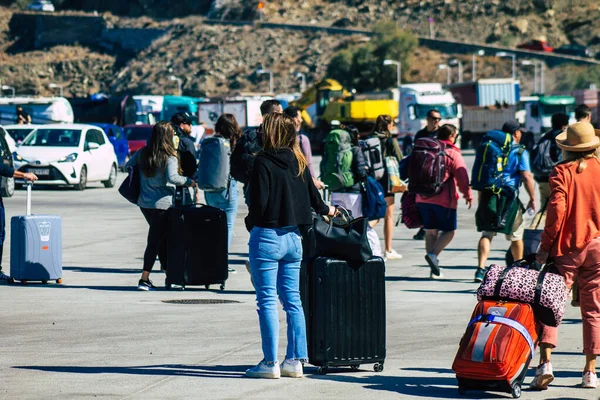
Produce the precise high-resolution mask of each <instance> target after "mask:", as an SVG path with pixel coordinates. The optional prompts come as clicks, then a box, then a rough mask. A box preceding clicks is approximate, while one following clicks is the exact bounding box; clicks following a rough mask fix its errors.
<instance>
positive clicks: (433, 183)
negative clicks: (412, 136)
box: [408, 137, 449, 196]
mask: <svg viewBox="0 0 600 400" xmlns="http://www.w3.org/2000/svg"><path fill="white" fill-rule="evenodd" d="M446 157H449V156H448V155H447V154H446V144H445V143H443V142H440V141H439V140H437V139H432V138H427V137H425V138H421V139H417V140H416V141H415V144H414V147H413V151H412V153H411V154H410V160H409V161H408V190H409V191H411V192H414V193H417V194H420V195H423V196H433V195H436V194H438V193H440V192H441V191H442V188H443V187H444V183H445V180H444V179H445V177H446V167H447V162H446Z"/></svg>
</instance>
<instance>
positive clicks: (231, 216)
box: [198, 114, 242, 273]
mask: <svg viewBox="0 0 600 400" xmlns="http://www.w3.org/2000/svg"><path fill="white" fill-rule="evenodd" d="M241 136H242V130H241V129H240V126H239V125H238V123H237V120H236V119H235V116H233V115H232V114H223V115H221V116H220V117H219V119H218V120H217V123H216V124H215V135H214V136H213V137H212V138H210V139H207V141H208V140H211V141H212V140H215V139H216V140H217V141H218V143H219V145H222V146H227V147H229V148H228V149H227V153H229V154H231V152H232V151H233V150H234V149H235V146H236V143H237V141H238V140H239V138H240V137H241ZM213 138H215V139H213ZM219 139H223V140H219ZM201 149H202V147H201ZM224 153H225V152H224ZM202 161H203V160H202V150H201V152H200V163H199V166H200V168H203V167H204V164H203V162H202ZM220 161H221V162H223V161H224V162H226V165H211V166H207V167H208V168H210V170H211V171H224V170H227V171H229V162H230V160H229V157H227V159H226V160H220ZM215 173H216V172H215ZM227 175H228V176H227V183H226V185H227V188H226V189H224V190H221V191H206V190H205V191H204V199H205V200H206V204H208V205H209V206H211V207H217V208H220V209H222V210H223V211H225V214H226V215H227V251H231V240H232V237H233V228H234V225H235V217H236V215H237V207H238V188H237V181H236V180H235V179H233V178H232V177H231V175H230V174H227ZM198 182H200V181H198ZM227 268H228V269H229V272H230V273H236V272H237V271H236V270H235V269H233V268H231V267H229V266H228V267H227Z"/></svg>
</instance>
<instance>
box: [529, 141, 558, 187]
mask: <svg viewBox="0 0 600 400" xmlns="http://www.w3.org/2000/svg"><path fill="white" fill-rule="evenodd" d="M550 133H551V134H552V132H550ZM556 136H557V135H549V134H546V135H544V136H543V137H542V138H541V139H540V141H539V142H538V144H537V145H536V146H535V147H534V149H533V151H532V152H531V171H532V172H533V175H534V176H535V177H536V178H546V179H547V178H548V177H549V176H550V173H551V172H552V169H553V168H554V166H555V165H556V164H557V163H558V162H559V161H560V159H561V154H560V152H559V151H558V146H557V145H556V139H555V138H556Z"/></svg>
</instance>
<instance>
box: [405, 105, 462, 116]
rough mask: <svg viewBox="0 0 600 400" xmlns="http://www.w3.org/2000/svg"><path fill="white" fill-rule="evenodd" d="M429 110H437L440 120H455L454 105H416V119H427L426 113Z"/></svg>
mask: <svg viewBox="0 0 600 400" xmlns="http://www.w3.org/2000/svg"><path fill="white" fill-rule="evenodd" d="M430 110H438V111H439V112H440V115H441V116H442V119H449V118H456V116H457V114H458V113H457V108H456V104H416V105H415V113H416V115H417V118H418V119H424V118H426V117H427V113H428V112H429V111H430Z"/></svg>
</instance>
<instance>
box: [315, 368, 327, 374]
mask: <svg viewBox="0 0 600 400" xmlns="http://www.w3.org/2000/svg"><path fill="white" fill-rule="evenodd" d="M317 372H318V373H319V375H327V372H329V368H328V367H319V369H318V370H317Z"/></svg>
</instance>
